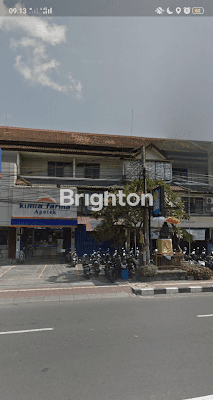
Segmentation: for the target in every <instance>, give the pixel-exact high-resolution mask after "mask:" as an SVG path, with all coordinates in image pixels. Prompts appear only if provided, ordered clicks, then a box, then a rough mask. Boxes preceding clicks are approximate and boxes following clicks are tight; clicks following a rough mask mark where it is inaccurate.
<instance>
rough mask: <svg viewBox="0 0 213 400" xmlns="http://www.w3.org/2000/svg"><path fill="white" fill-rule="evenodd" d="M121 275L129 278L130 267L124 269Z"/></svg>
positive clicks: (123, 277)
mask: <svg viewBox="0 0 213 400" xmlns="http://www.w3.org/2000/svg"><path fill="white" fill-rule="evenodd" d="M121 277H122V279H128V278H129V271H128V269H122V272H121Z"/></svg>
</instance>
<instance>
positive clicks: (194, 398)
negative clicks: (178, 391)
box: [184, 394, 213, 400]
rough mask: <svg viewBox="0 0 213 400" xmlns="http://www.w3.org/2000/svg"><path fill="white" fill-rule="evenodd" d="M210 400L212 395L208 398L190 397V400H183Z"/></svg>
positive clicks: (212, 397)
mask: <svg viewBox="0 0 213 400" xmlns="http://www.w3.org/2000/svg"><path fill="white" fill-rule="evenodd" d="M212 399H213V394H210V396H202V397H192V398H190V399H184V400H212Z"/></svg>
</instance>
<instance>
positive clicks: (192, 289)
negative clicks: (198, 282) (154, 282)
mask: <svg viewBox="0 0 213 400" xmlns="http://www.w3.org/2000/svg"><path fill="white" fill-rule="evenodd" d="M131 289H132V294H134V295H137V296H154V295H156V294H176V293H201V292H213V286H203V287H202V286H189V287H171V286H170V287H166V288H162V289H154V288H147V289H144V288H141V289H135V288H134V287H131Z"/></svg>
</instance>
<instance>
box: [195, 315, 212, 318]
mask: <svg viewBox="0 0 213 400" xmlns="http://www.w3.org/2000/svg"><path fill="white" fill-rule="evenodd" d="M197 317H198V318H203V317H213V314H206V315H197Z"/></svg>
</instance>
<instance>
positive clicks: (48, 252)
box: [21, 228, 71, 257]
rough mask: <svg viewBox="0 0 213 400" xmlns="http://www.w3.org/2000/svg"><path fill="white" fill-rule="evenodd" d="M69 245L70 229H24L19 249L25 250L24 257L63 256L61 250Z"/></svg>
mask: <svg viewBox="0 0 213 400" xmlns="http://www.w3.org/2000/svg"><path fill="white" fill-rule="evenodd" d="M70 243H71V229H70V228H58V229H54V228H24V232H23V234H22V235H21V248H22V247H25V248H26V257H56V256H60V257H63V256H64V252H63V251H62V250H63V249H66V248H69V247H70Z"/></svg>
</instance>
